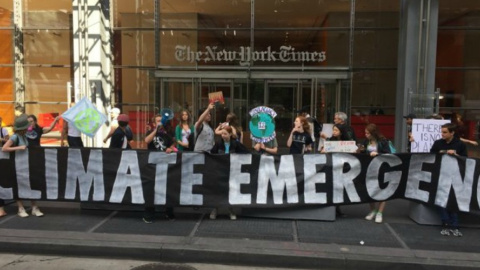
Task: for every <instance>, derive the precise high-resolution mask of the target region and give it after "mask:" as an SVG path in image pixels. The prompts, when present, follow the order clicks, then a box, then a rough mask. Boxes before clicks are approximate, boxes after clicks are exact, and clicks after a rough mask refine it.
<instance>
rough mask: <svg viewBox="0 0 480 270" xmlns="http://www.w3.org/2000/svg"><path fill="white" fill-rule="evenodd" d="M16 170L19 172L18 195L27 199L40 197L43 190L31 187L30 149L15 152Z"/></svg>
mask: <svg viewBox="0 0 480 270" xmlns="http://www.w3.org/2000/svg"><path fill="white" fill-rule="evenodd" d="M15 167H16V168H15V171H16V173H17V183H18V196H19V197H20V198H25V199H40V198H41V197H42V192H41V191H39V190H32V188H31V187H30V168H29V163H28V149H26V150H25V151H17V152H16V153H15Z"/></svg>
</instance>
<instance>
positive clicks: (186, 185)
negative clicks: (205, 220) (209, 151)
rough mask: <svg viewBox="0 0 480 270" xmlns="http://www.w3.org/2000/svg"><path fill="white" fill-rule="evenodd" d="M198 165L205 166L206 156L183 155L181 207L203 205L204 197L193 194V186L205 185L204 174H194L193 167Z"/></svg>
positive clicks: (195, 154) (196, 154) (197, 154)
mask: <svg viewBox="0 0 480 270" xmlns="http://www.w3.org/2000/svg"><path fill="white" fill-rule="evenodd" d="M196 164H205V156H204V155H203V154H200V153H183V154H182V181H181V183H182V185H181V186H180V204H181V205H202V204H203V195H202V194H193V186H194V185H202V184H203V174H200V173H193V165H196Z"/></svg>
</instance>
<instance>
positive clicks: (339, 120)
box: [321, 112, 357, 141]
mask: <svg viewBox="0 0 480 270" xmlns="http://www.w3.org/2000/svg"><path fill="white" fill-rule="evenodd" d="M347 119H348V116H347V114H346V113H344V112H336V113H335V116H334V117H333V123H334V124H337V125H343V126H344V127H345V131H346V132H345V134H342V135H344V136H345V138H346V140H347V141H356V140H357V137H356V136H355V131H354V130H353V128H352V127H351V126H349V125H347V123H346V122H347ZM321 137H322V138H323V139H327V135H326V134H325V133H323V132H322V133H321Z"/></svg>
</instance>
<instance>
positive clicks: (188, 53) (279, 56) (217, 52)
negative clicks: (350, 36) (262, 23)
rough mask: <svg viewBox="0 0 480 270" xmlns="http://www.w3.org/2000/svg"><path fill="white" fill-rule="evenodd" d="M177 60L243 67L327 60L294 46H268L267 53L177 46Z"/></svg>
mask: <svg viewBox="0 0 480 270" xmlns="http://www.w3.org/2000/svg"><path fill="white" fill-rule="evenodd" d="M175 59H176V60H177V61H179V62H189V63H195V62H205V63H208V62H216V61H224V62H233V61H238V62H239V63H240V65H241V66H247V65H249V64H250V61H253V62H257V61H261V62H272V64H274V63H275V62H277V61H278V62H283V63H288V62H323V61H325V60H326V59H327V56H326V54H325V52H324V51H321V52H308V51H295V48H294V47H292V46H280V48H279V50H278V51H276V50H272V47H271V46H268V48H267V50H265V51H252V49H251V48H250V47H248V46H247V47H243V46H241V47H240V49H239V50H238V51H227V50H225V49H218V47H217V46H205V50H203V51H197V50H193V49H192V48H191V47H190V46H186V45H177V46H175Z"/></svg>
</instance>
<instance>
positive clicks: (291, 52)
mask: <svg viewBox="0 0 480 270" xmlns="http://www.w3.org/2000/svg"><path fill="white" fill-rule="evenodd" d="M269 47H270V49H269ZM255 51H256V52H259V53H260V54H261V53H263V52H267V53H265V55H264V56H263V59H266V61H263V60H262V55H259V56H257V58H260V60H257V61H254V65H257V66H261V65H270V66H273V65H275V66H278V65H283V66H329V67H333V66H348V52H349V32H348V31H321V30H310V31H290V30H278V31H255ZM269 51H275V52H276V53H277V54H276V56H277V59H276V61H269V60H270V59H273V58H272V57H271V55H274V56H275V54H270V53H268V52H269ZM280 51H282V52H280ZM282 55H283V57H282ZM269 56H270V57H269Z"/></svg>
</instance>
